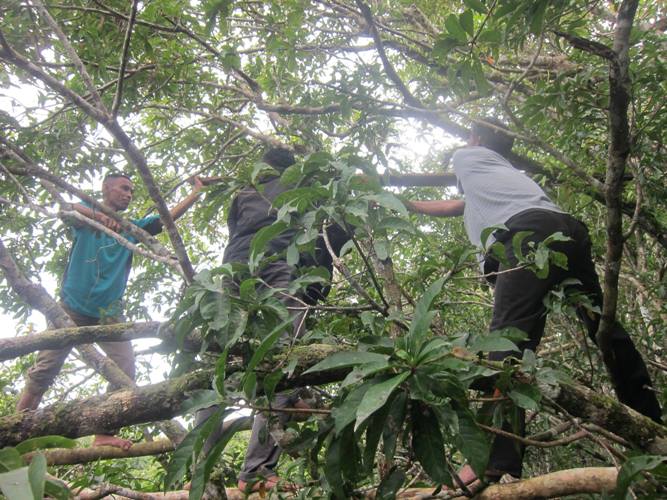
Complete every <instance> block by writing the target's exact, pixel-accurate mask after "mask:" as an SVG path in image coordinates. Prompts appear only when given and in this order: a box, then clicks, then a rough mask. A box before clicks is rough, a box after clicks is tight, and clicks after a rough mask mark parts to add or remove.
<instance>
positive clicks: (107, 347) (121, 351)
mask: <svg viewBox="0 0 667 500" xmlns="http://www.w3.org/2000/svg"><path fill="white" fill-rule="evenodd" d="M60 307H62V308H63V309H64V310H65V312H66V313H67V315H68V316H69V317H70V318H71V319H72V321H74V323H76V325H77V326H95V325H111V324H114V323H121V322H123V321H124V319H123V318H122V317H109V318H103V319H100V318H92V317H90V316H85V315H83V314H79V313H77V312H76V311H72V310H71V309H70V308H69V307H67V306H66V305H65V304H63V303H60ZM49 326H50V325H49ZM97 345H99V346H100V347H101V348H102V349H103V350H104V352H105V353H106V354H107V356H109V358H111V359H112V360H113V361H114V363H116V364H117V365H118V367H119V368H120V369H121V370H123V372H124V373H125V374H126V375H127V376H128V377H130V378H131V379H132V380H134V377H135V367H134V352H133V350H132V343H131V342H130V341H122V342H98V343H97ZM70 351H71V347H66V348H64V349H52V350H47V351H39V353H38V354H37V360H36V361H35V364H34V365H33V366H32V367H31V368H30V370H29V371H28V380H27V382H26V385H25V388H24V389H23V391H24V392H26V393H29V394H32V395H35V396H40V397H41V396H42V395H43V394H44V393H45V392H46V391H47V389H48V388H49V387H50V386H51V384H52V383H53V381H54V380H55V378H56V376H57V375H58V373H60V369H61V368H62V366H63V364H64V363H65V360H66V359H67V356H68V355H69V352H70ZM116 389H119V387H115V386H113V385H109V390H116Z"/></svg>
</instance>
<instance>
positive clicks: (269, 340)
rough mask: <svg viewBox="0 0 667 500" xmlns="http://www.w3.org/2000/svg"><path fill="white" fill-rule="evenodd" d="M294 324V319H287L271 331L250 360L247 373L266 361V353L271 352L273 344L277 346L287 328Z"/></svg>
mask: <svg viewBox="0 0 667 500" xmlns="http://www.w3.org/2000/svg"><path fill="white" fill-rule="evenodd" d="M291 324H292V318H287V319H286V320H285V321H283V322H282V323H280V324H279V325H278V326H277V327H275V328H274V329H273V331H271V333H269V334H268V335H267V336H266V337H264V339H263V340H262V343H261V344H259V347H257V350H256V351H255V352H254V353H253V355H252V358H250V362H249V363H248V366H247V367H246V373H247V372H251V371H252V370H254V369H255V368H257V365H258V364H259V363H260V361H262V360H263V359H264V356H266V353H267V352H269V349H271V347H273V344H275V343H276V342H277V341H278V339H279V338H280V336H281V335H282V334H283V333H284V332H285V328H287V326H289V325H291Z"/></svg>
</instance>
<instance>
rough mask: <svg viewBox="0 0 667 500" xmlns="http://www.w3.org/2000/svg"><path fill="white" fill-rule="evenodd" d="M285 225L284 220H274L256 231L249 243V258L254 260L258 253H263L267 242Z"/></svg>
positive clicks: (281, 231)
mask: <svg viewBox="0 0 667 500" xmlns="http://www.w3.org/2000/svg"><path fill="white" fill-rule="evenodd" d="M287 227H288V226H287V224H286V223H285V222H275V223H273V224H271V225H270V226H266V227H263V228H262V229H260V230H259V231H257V234H255V236H254V237H253V239H252V242H251V243H250V260H251V261H255V260H256V259H257V257H258V256H259V255H260V253H264V251H265V250H266V248H267V245H268V244H269V242H270V241H271V240H273V239H274V238H276V237H277V236H279V235H280V234H281V233H283V232H284V231H285V230H286V229H287Z"/></svg>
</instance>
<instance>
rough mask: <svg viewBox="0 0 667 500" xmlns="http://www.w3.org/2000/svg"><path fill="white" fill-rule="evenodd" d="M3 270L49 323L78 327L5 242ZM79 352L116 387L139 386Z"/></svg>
mask: <svg viewBox="0 0 667 500" xmlns="http://www.w3.org/2000/svg"><path fill="white" fill-rule="evenodd" d="M0 269H2V271H3V272H4V274H5V277H6V278H7V282H8V283H9V285H10V286H11V288H12V289H13V290H14V292H16V293H17V295H19V296H20V297H21V298H22V299H23V300H24V301H25V302H26V303H28V304H29V305H30V306H31V307H32V308H34V309H37V310H38V311H40V312H41V313H42V314H44V316H46V318H47V319H48V320H49V322H50V323H51V324H53V325H54V326H55V327H56V328H72V327H76V324H75V323H74V322H73V321H72V319H71V318H70V317H69V316H68V315H67V313H66V312H65V311H64V310H63V308H62V307H60V304H58V303H57V302H56V301H55V300H53V298H51V296H50V295H49V294H48V293H47V292H46V290H44V288H42V286H41V285H38V284H35V283H32V282H30V281H29V280H28V279H26V277H25V276H23V274H22V273H21V271H20V270H19V268H18V266H17V265H16V263H15V262H14V259H13V258H12V256H11V255H10V253H9V252H8V251H7V249H6V248H5V245H4V243H3V242H2V240H1V239H0ZM78 351H79V352H80V353H81V355H82V356H83V358H84V360H85V361H86V363H87V364H89V365H90V366H91V367H92V368H93V369H94V370H95V371H97V372H98V373H100V374H101V375H102V376H103V377H104V378H106V379H107V380H108V381H109V382H111V383H112V384H114V385H116V386H119V387H133V386H134V385H135V384H134V381H133V380H131V379H130V378H129V377H128V376H127V375H126V374H125V373H124V372H123V371H122V370H121V369H120V368H119V367H118V365H117V364H116V363H114V362H113V360H111V359H110V358H108V357H106V356H103V355H102V354H100V353H99V352H98V351H97V350H96V349H95V348H94V347H93V346H91V345H81V346H79V347H78ZM160 420H164V419H160ZM163 430H164V431H165V433H166V434H167V436H168V437H169V438H170V439H172V440H173V441H175V442H178V441H179V440H180V439H182V437H183V435H184V430H183V429H182V426H180V424H178V423H177V422H167V423H165V425H164V426H163ZM0 442H2V440H0Z"/></svg>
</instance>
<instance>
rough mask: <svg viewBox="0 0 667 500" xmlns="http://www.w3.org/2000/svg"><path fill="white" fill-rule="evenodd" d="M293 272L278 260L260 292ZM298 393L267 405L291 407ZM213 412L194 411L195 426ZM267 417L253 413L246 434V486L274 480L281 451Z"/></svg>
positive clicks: (298, 327)
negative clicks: (251, 421)
mask: <svg viewBox="0 0 667 500" xmlns="http://www.w3.org/2000/svg"><path fill="white" fill-rule="evenodd" d="M293 272H294V269H293V268H292V266H289V265H287V263H286V262H285V261H284V260H278V261H275V262H272V263H270V264H268V265H267V266H265V267H264V268H263V269H262V270H261V271H260V274H259V277H260V279H261V280H262V281H264V283H265V285H262V288H266V287H269V288H287V287H288V286H289V284H290V282H291V281H292V279H293ZM276 297H277V298H278V300H280V301H281V302H282V303H283V304H284V305H285V306H286V307H295V306H301V305H302V304H301V302H300V301H299V300H297V299H296V298H294V297H291V296H289V295H287V294H285V293H282V292H276ZM291 315H292V317H293V321H292V332H291V335H292V336H293V337H298V336H299V335H300V334H301V333H302V330H303V321H304V319H305V318H304V314H303V313H301V312H298V311H291ZM298 393H299V391H298V390H295V391H290V392H287V393H278V394H276V395H275V396H274V398H273V400H272V401H271V406H272V407H273V408H276V409H281V408H289V407H293V406H294V404H295V403H296V401H297V400H298ZM216 409H217V406H212V407H209V408H206V409H203V410H199V411H197V413H196V415H195V424H196V425H198V424H200V423H202V422H203V421H205V420H206V419H208V418H209V417H210V416H211V415H212V414H213V413H214V412H215V410H216ZM275 417H276V418H277V419H278V420H279V422H280V423H281V424H283V425H285V424H286V423H287V421H288V420H289V419H288V415H287V414H286V413H283V412H279V411H278V412H276V415H275ZM269 427H270V426H269V416H268V415H265V414H264V413H257V415H255V420H254V422H253V426H252V432H251V434H250V441H249V442H248V449H247V450H246V455H245V461H244V463H243V468H242V469H241V473H240V474H239V479H240V480H242V481H245V482H246V483H250V482H252V481H255V480H257V479H259V478H260V477H264V478H267V477H270V476H275V475H276V473H275V468H276V466H277V465H278V459H279V458H280V454H281V452H282V450H281V448H280V447H279V446H278V445H277V444H276V441H275V440H274V439H273V437H272V436H271V433H270V432H269V430H270V429H269ZM222 429H223V423H222V422H220V423H219V425H218V426H217V427H216V428H215V429H214V431H213V432H212V433H211V435H210V436H209V437H208V438H207V440H206V442H205V443H204V447H203V453H204V454H205V455H206V454H208V453H209V451H210V450H211V449H212V448H213V447H214V446H215V445H216V443H217V442H218V441H219V440H220V437H221V436H222V432H223V431H222Z"/></svg>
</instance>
